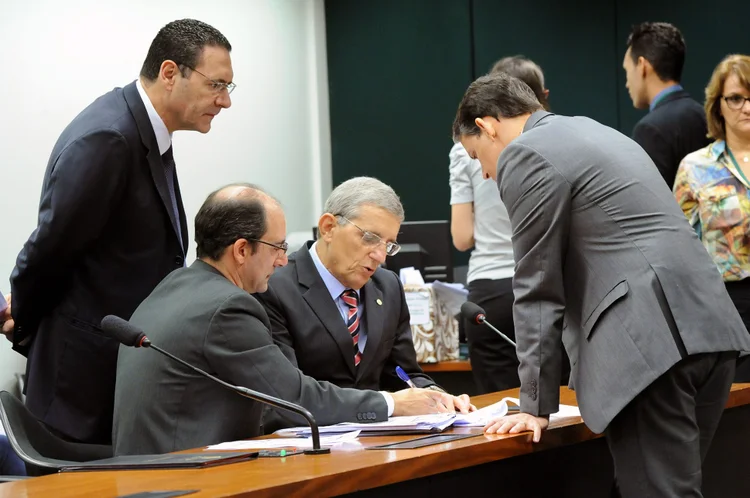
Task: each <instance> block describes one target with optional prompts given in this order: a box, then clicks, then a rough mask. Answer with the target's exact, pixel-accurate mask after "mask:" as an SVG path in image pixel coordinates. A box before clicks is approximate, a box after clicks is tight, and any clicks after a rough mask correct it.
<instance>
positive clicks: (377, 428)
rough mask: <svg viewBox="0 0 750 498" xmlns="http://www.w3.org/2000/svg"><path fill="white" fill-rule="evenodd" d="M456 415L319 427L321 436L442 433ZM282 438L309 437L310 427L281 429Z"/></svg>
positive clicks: (445, 414) (434, 415) (398, 418)
mask: <svg viewBox="0 0 750 498" xmlns="http://www.w3.org/2000/svg"><path fill="white" fill-rule="evenodd" d="M455 418H456V415H455V414H453V413H436V414H433V415H414V416H410V417H391V418H389V419H388V421H387V422H372V423H368V424H358V423H354V422H343V423H341V424H336V425H325V426H322V427H319V430H320V433H321V434H336V433H341V432H350V431H355V430H358V431H361V432H362V435H363V436H366V435H367V433H368V432H378V433H381V432H386V431H387V432H391V431H392V432H441V431H443V430H445V429H446V428H447V427H450V426H451V425H453V421H454V420H455ZM275 434H278V435H280V436H298V435H302V436H307V435H309V434H310V428H309V427H291V428H289V429H279V430H278V431H276V432H275Z"/></svg>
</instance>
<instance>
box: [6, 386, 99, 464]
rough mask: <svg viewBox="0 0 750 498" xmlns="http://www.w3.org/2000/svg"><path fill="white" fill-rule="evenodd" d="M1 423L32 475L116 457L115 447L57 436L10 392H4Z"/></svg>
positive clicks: (14, 448) (14, 449)
mask: <svg viewBox="0 0 750 498" xmlns="http://www.w3.org/2000/svg"><path fill="white" fill-rule="evenodd" d="M0 422H2V424H3V427H4V428H5V433H6V435H7V436H8V441H9V442H10V445H11V446H12V447H13V451H15V452H16V454H18V456H19V457H21V460H23V461H24V462H26V470H27V472H28V474H29V476H41V475H46V474H54V473H55V472H59V471H60V469H62V468H64V467H67V466H70V465H75V464H76V463H78V462H88V461H91V460H99V459H102V458H111V457H112V446H105V445H99V444H83V443H71V442H68V441H65V440H63V439H60V438H59V437H57V436H55V435H54V434H52V433H51V432H50V431H49V429H47V428H46V427H45V426H44V425H43V424H42V423H41V422H39V421H38V420H37V419H36V417H34V416H33V415H32V414H31V412H30V411H29V410H28V409H27V408H26V406H24V404H23V403H21V401H20V400H19V399H18V398H16V397H15V396H13V395H12V394H11V393H9V392H7V391H0Z"/></svg>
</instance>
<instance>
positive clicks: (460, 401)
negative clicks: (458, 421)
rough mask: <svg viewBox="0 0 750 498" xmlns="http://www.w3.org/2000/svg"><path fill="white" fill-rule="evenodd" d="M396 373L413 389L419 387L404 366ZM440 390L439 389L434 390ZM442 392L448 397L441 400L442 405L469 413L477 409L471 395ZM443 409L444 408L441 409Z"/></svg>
mask: <svg viewBox="0 0 750 498" xmlns="http://www.w3.org/2000/svg"><path fill="white" fill-rule="evenodd" d="M396 375H398V378H399V379H401V380H403V381H404V382H405V383H406V385H408V386H409V387H410V388H411V389H419V388H418V387H417V386H416V384H414V381H413V380H411V378H410V377H409V374H407V373H406V372H405V371H404V369H403V368H401V367H398V366H397V367H396ZM433 392H438V391H433ZM440 392H442V394H444V395H445V396H446V397H447V398H446V399H445V400H440V401H441V403H440V404H442V405H444V406H445V408H448V409H449V410H451V411H453V410H456V411H459V412H461V413H468V412H473V411H475V410H476V409H477V407H476V406H474V405H472V404H471V400H470V399H469V396H468V395H467V394H462V395H460V396H452V395H450V394H448V393H445V392H444V391H442V390H441V391H440ZM440 411H443V410H440Z"/></svg>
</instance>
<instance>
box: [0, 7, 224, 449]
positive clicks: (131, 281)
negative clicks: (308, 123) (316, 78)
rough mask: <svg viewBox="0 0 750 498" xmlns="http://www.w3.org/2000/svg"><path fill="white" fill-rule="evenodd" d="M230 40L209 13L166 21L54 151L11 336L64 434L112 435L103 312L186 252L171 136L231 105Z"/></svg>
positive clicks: (30, 390)
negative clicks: (135, 69) (128, 72)
mask: <svg viewBox="0 0 750 498" xmlns="http://www.w3.org/2000/svg"><path fill="white" fill-rule="evenodd" d="M230 50H231V45H230V44H229V42H228V41H227V39H226V38H225V37H224V36H223V35H222V34H221V33H220V32H219V31H217V30H216V29H215V28H213V27H211V26H209V25H207V24H205V23H202V22H200V21H195V20H192V19H183V20H179V21H174V22H171V23H169V24H167V25H166V26H165V27H163V28H162V29H161V30H160V31H159V33H158V34H157V35H156V38H154V40H153V42H152V44H151V47H150V49H149V51H148V55H147V56H146V60H145V62H144V63H143V67H142V68H141V74H140V78H139V79H138V80H136V81H135V82H133V83H131V84H129V85H127V86H125V87H124V88H116V89H114V90H113V91H111V92H109V93H107V94H105V95H103V96H102V97H100V98H98V99H97V100H96V101H94V103H92V104H91V105H89V106H88V107H87V108H86V109H84V110H83V111H82V112H81V113H80V114H79V115H78V116H77V117H76V118H75V119H74V120H73V121H72V122H71V123H70V124H69V125H68V127H67V128H66V129H65V130H64V131H63V133H62V135H61V136H60V138H59V139H58V141H57V143H56V144H55V147H54V149H53V150H52V155H51V157H50V160H49V164H48V166H47V172H46V174H45V177H44V183H43V186H42V196H41V202H40V206H39V221H38V226H37V228H36V229H35V230H34V232H33V233H32V234H31V236H30V237H29V240H28V241H27V242H26V244H25V245H24V247H23V249H22V250H21V253H20V254H19V256H18V260H17V262H16V267H15V269H14V270H13V274H12V276H11V290H12V297H13V302H12V316H13V321H14V326H15V328H14V330H13V333H12V340H13V347H14V349H16V350H17V351H19V352H21V353H22V354H25V355H27V356H28V364H27V393H26V394H27V398H26V399H27V406H28V407H29V409H30V410H31V412H32V413H33V414H34V415H35V416H36V417H37V418H39V419H40V420H41V421H42V422H44V423H45V424H46V425H47V426H48V427H50V428H51V429H52V430H53V431H55V432H56V433H58V434H59V435H61V436H62V437H65V438H67V439H70V440H75V441H81V442H88V443H108V442H109V441H110V439H111V434H112V405H113V396H114V382H115V361H116V359H117V342H116V341H114V340H112V339H108V338H106V337H104V336H103V335H102V334H101V332H100V330H99V323H100V321H101V319H102V317H104V316H105V315H108V314H114V315H118V316H121V317H125V318H128V317H130V314H131V313H132V312H133V310H135V308H136V306H138V304H139V303H140V302H141V301H142V300H143V299H144V298H145V297H146V296H147V295H148V294H149V292H151V291H152V290H153V288H154V287H155V286H156V284H158V283H159V281H161V279H162V278H164V277H165V276H166V275H167V274H168V273H169V272H171V271H172V270H174V269H175V268H180V267H182V266H183V265H184V262H185V251H186V249H187V245H188V229H187V225H186V221H185V211H184V210H183V207H182V198H181V196H180V188H179V185H178V182H177V174H176V171H175V163H174V159H173V155H172V145H171V136H172V133H173V132H175V131H177V130H195V131H199V132H201V133H206V132H208V131H209V130H210V129H211V122H212V120H213V118H214V117H215V116H216V114H218V113H219V111H221V110H222V109H225V108H228V107H229V106H230V105H231V101H230V98H229V93H230V92H231V91H232V89H233V88H234V83H232V77H233V73H232V63H231V59H230V56H229V52H230ZM4 330H5V329H4Z"/></svg>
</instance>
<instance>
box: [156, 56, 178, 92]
mask: <svg viewBox="0 0 750 498" xmlns="http://www.w3.org/2000/svg"><path fill="white" fill-rule="evenodd" d="M178 74H181V73H180V68H179V67H178V66H177V64H176V63H175V62H174V61H171V60H165V61H164V62H162V63H161V67H160V68H159V76H158V78H159V79H160V80H161V81H162V83H163V84H164V87H165V88H166V89H167V90H171V89H172V87H173V86H174V84H175V80H176V78H177V75H178Z"/></svg>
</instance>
